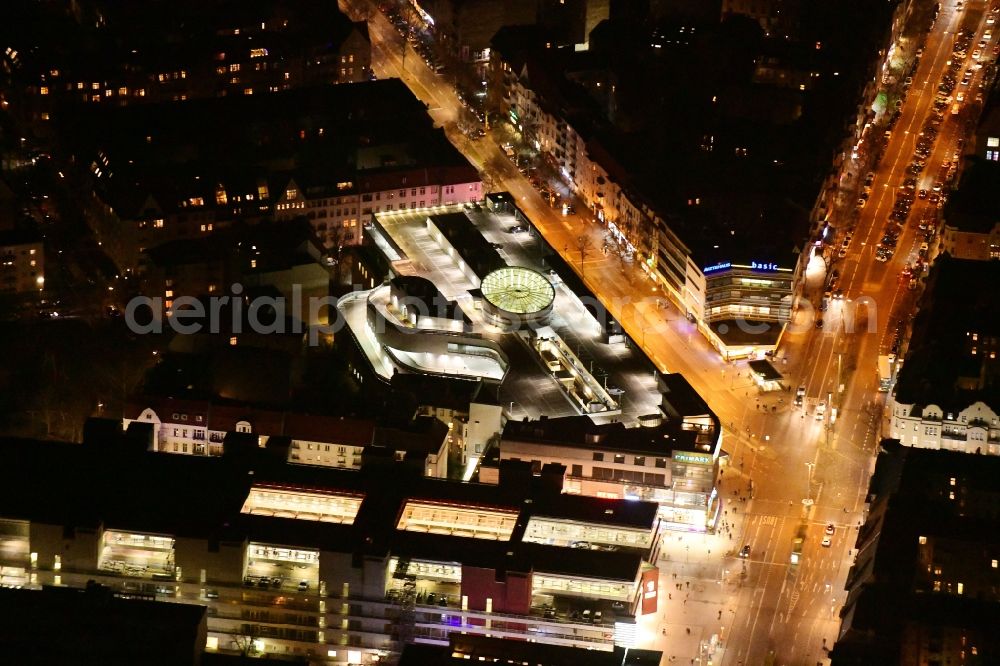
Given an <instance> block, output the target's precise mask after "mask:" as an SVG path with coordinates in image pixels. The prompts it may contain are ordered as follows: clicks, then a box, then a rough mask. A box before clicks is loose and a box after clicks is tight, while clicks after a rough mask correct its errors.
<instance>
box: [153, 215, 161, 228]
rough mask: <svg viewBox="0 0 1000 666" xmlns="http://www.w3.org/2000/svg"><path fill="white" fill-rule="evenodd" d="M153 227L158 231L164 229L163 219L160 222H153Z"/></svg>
mask: <svg viewBox="0 0 1000 666" xmlns="http://www.w3.org/2000/svg"><path fill="white" fill-rule="evenodd" d="M153 226H154V227H155V228H157V229H162V228H163V219H162V218H161V219H159V220H153Z"/></svg>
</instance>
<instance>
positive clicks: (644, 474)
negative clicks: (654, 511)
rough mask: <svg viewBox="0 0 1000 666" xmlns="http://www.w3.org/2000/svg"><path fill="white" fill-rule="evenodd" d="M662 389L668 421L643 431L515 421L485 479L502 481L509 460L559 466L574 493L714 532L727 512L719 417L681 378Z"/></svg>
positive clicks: (581, 420)
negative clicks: (721, 493) (648, 509)
mask: <svg viewBox="0 0 1000 666" xmlns="http://www.w3.org/2000/svg"><path fill="white" fill-rule="evenodd" d="M659 384H660V387H661V390H662V391H663V405H662V406H661V414H660V416H659V417H655V418H654V417H651V418H649V419H647V420H646V421H645V422H644V423H643V425H642V426H639V427H634V428H626V427H625V426H624V424H622V423H605V424H596V423H594V421H593V420H591V419H590V418H589V417H587V416H569V417H564V418H556V419H548V418H543V419H541V420H538V421H508V422H507V424H506V426H505V427H504V430H503V434H502V437H501V440H500V447H499V451H497V452H496V453H494V454H493V455H492V456H489V457H488V459H487V460H485V461H484V462H483V464H482V466H481V468H480V475H479V478H480V480H482V481H488V482H495V481H496V480H497V479H498V478H499V467H500V465H502V464H503V462H504V461H525V462H527V463H528V464H530V465H531V468H532V470H533V471H534V472H535V473H538V474H540V473H541V472H542V470H543V469H544V468H545V466H546V465H550V464H557V465H559V466H561V467H562V468H564V469H565V470H566V474H565V478H564V481H563V488H564V490H565V492H567V493H573V494H579V495H590V496H592V497H601V498H616V499H617V498H623V499H629V500H645V501H650V502H656V503H657V504H658V505H659V507H660V510H659V515H660V518H661V519H662V521H663V523H664V525H665V526H666V527H667V528H669V529H674V530H689V531H697V532H703V531H711V530H714V529H715V526H716V524H717V522H718V518H719V513H720V510H721V501H720V499H719V497H718V495H717V490H716V481H717V479H718V473H719V456H720V455H721V451H722V450H721V445H722V438H721V435H720V433H721V429H720V427H719V426H720V424H719V421H718V418H717V417H716V416H715V414H713V413H712V411H711V410H710V409H709V408H708V406H707V405H706V404H705V402H704V401H703V400H702V399H701V398H700V397H699V396H698V394H697V393H695V391H694V389H692V388H691V385H690V384H688V383H687V381H685V380H684V378H683V377H681V376H680V375H678V374H671V375H663V376H661V377H660V379H659ZM581 538H582V537H581Z"/></svg>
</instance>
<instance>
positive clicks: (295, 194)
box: [285, 187, 299, 201]
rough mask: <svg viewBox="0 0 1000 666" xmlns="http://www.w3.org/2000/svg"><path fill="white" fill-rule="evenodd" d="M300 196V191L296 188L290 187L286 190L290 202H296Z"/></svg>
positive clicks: (286, 196)
mask: <svg viewBox="0 0 1000 666" xmlns="http://www.w3.org/2000/svg"><path fill="white" fill-rule="evenodd" d="M298 196H299V191H298V190H296V189H295V188H294V187H290V188H288V189H287V190H285V198H286V199H288V200H289V201H294V200H295V199H296V198H297V197H298Z"/></svg>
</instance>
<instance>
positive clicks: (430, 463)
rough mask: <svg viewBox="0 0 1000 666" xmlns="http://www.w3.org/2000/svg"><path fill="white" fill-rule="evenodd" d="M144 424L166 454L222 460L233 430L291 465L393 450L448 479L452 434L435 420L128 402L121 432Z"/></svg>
mask: <svg viewBox="0 0 1000 666" xmlns="http://www.w3.org/2000/svg"><path fill="white" fill-rule="evenodd" d="M142 426H146V427H148V428H149V438H150V448H151V450H153V451H159V452H164V453H179V454H187V455H194V456H212V457H217V456H221V455H222V453H223V444H224V442H225V439H226V434H227V433H230V432H236V433H242V434H247V435H250V436H252V437H255V438H256V441H257V443H258V445H259V446H261V447H270V448H272V449H273V450H282V451H284V452H285V459H286V460H287V461H288V462H289V463H295V464H301V465H315V466H321V467H338V468H346V469H360V468H361V465H362V461H363V456H364V453H365V450H366V449H369V450H370V451H386V452H389V453H390V454H391V457H392V458H393V459H395V460H404V459H408V460H419V461H420V462H419V465H420V466H421V468H422V469H423V471H424V473H425V474H426V475H427V476H433V477H438V478H444V477H446V476H448V450H449V444H450V440H451V436H450V432H449V431H450V429H449V428H448V427H447V425H446V424H444V423H443V422H441V421H440V420H439V419H436V418H433V417H430V416H417V417H415V418H414V419H413V420H412V421H411V422H409V423H405V424H399V425H392V424H382V425H376V423H375V422H374V421H371V420H368V419H358V418H350V417H343V416H323V415H314V414H299V413H294V412H283V411H278V410H272V409H258V408H254V407H249V406H243V405H231V404H225V403H212V402H209V401H205V400H182V399H176V398H157V397H152V396H150V397H137V398H134V399H132V400H130V401H129V402H128V403H126V405H125V410H124V413H123V416H122V429H123V430H124V431H128V430H129V429H130V428H132V429H133V430H136V429H141V427H142ZM272 440H273V441H272Z"/></svg>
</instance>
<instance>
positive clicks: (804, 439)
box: [346, 0, 986, 666]
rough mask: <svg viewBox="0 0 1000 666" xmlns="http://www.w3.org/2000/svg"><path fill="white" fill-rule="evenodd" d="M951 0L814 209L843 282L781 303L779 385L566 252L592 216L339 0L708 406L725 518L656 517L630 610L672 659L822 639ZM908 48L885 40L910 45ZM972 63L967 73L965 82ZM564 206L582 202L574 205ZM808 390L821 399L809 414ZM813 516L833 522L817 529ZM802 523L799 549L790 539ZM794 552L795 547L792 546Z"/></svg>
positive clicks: (851, 511) (955, 19) (943, 134)
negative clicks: (828, 213)
mask: <svg viewBox="0 0 1000 666" xmlns="http://www.w3.org/2000/svg"><path fill="white" fill-rule="evenodd" d="M966 4H967V6H966V7H963V8H961V9H956V8H955V3H954V2H946V3H942V9H941V15H940V17H939V18H938V20H937V22H936V24H935V26H934V29H933V31H932V32H931V33H930V34H929V35H928V36H927V40H926V43H925V44H924V45H923V56H922V58H921V62H920V65H919V68H918V69H917V71H916V74H915V76H914V77H913V79H914V80H913V83H912V85H911V86H910V89H909V92H908V95H907V99H906V102H905V104H904V105H903V106H902V108H901V115H900V117H899V118H898V120H897V122H896V124H895V126H894V128H893V130H892V133H891V137H890V139H889V141H888V144H887V146H886V147H885V150H884V154H883V158H882V160H881V163H880V166H879V167H878V168H877V169H876V170H875V174H874V180H873V183H872V187H871V196H870V199H869V200H868V202H867V204H866V205H865V206H864V207H863V208H862V209H861V210H860V215H855V211H854V208H855V206H854V202H855V200H856V195H852V196H851V198H849V199H847V201H846V206H844V207H843V208H842V209H840V210H838V211H836V212H835V215H834V217H833V218H832V219H831V220H830V223H831V226H832V227H833V228H835V229H836V230H837V232H836V233H837V234H838V235H837V236H835V237H834V238H833V239H831V240H832V244H831V248H832V249H831V250H829V251H828V252H829V253H830V255H831V256H832V257H834V258H835V257H836V255H837V251H838V249H839V248H840V247H841V238H842V234H843V233H844V232H846V231H847V230H848V229H850V228H851V227H852V226H853V231H852V233H853V240H852V242H851V243H850V246H849V249H848V251H847V253H846V256H845V257H844V258H842V259H834V260H833V261H832V262H831V266H829V270H834V269H835V270H837V271H838V273H839V275H840V282H839V288H840V289H841V290H842V292H843V298H842V299H835V300H834V299H831V301H830V304H829V310H828V311H827V312H825V313H822V317H823V319H824V323H823V326H822V328H818V327H817V326H815V318H816V316H817V315H819V314H820V313H817V312H815V311H814V309H813V308H810V307H808V305H807V306H804V307H801V308H800V309H799V310H798V311H797V312H796V314H795V320H794V322H793V325H791V326H790V327H789V330H788V332H787V333H786V335H785V336H784V338H783V340H782V345H781V348H780V349H779V351H778V353H777V355H776V361H775V365H776V366H777V368H778V369H779V371H781V372H782V373H783V374H784V384H785V385H786V386H787V388H788V389H790V390H789V391H788V392H778V393H773V394H760V393H759V392H758V389H757V388H756V386H755V385H754V384H753V382H752V380H751V379H750V376H749V373H748V370H747V368H746V366H745V364H744V363H726V362H724V361H723V360H722V359H721V358H720V356H719V354H718V353H717V352H716V351H715V350H714V349H713V348H712V347H711V346H710V345H709V344H708V342H707V341H706V340H705V339H704V338H703V337H702V336H701V335H700V334H699V333H698V332H697V331H696V330H695V327H694V325H693V324H691V323H690V322H688V321H687V320H686V319H685V317H684V315H683V313H680V312H678V311H677V310H676V308H674V307H673V306H672V305H671V306H669V307H667V308H663V307H661V304H660V302H659V301H660V299H659V298H658V296H661V295H660V294H658V292H657V290H656V288H655V285H654V284H653V282H652V281H651V280H649V279H648V278H647V277H645V276H644V275H642V274H641V273H639V272H638V271H634V270H633V269H630V268H625V269H623V267H622V266H621V264H620V262H619V261H618V260H617V258H615V257H613V256H605V255H603V254H602V253H600V252H598V251H592V252H590V253H587V255H586V256H585V257H581V252H579V251H577V249H576V248H577V247H578V245H577V240H576V239H577V238H578V237H579V236H581V235H587V236H590V237H591V239H592V240H593V247H595V248H600V247H601V244H602V242H603V237H604V230H603V228H602V227H601V226H600V225H599V224H597V223H596V222H595V221H593V220H592V219H590V218H589V217H585V216H584V215H582V214H581V215H579V216H573V217H565V216H563V215H561V214H558V213H557V212H556V211H554V210H553V209H552V208H551V207H550V206H549V205H548V204H547V203H546V202H545V201H544V200H543V199H542V197H541V196H540V195H539V194H538V192H537V191H536V190H535V189H534V188H533V187H532V186H531V184H530V183H529V182H528V180H527V179H526V178H525V177H524V176H522V175H521V174H520V173H519V172H518V171H517V169H515V168H514V166H513V165H511V163H510V161H509V160H508V159H507V157H506V155H505V154H504V153H503V151H502V150H501V149H500V148H499V146H497V145H496V143H494V142H493V141H492V140H491V139H490V137H489V136H487V138H485V139H482V140H479V141H470V140H468V139H467V138H466V137H465V136H464V135H462V134H460V133H458V132H456V131H453V129H452V125H453V123H454V119H455V118H456V117H457V115H458V111H459V110H460V108H461V107H460V104H459V101H458V99H457V97H456V96H455V94H454V91H453V90H452V89H451V88H450V86H449V85H448V84H447V82H446V81H445V80H444V79H443V78H441V77H440V76H437V75H435V74H434V73H432V72H431V71H430V70H429V69H428V68H427V67H426V66H425V64H424V62H423V61H422V60H421V58H420V57H419V56H417V55H416V54H414V53H412V51H411V53H410V55H408V56H407V57H406V61H405V65H406V68H405V71H404V70H403V69H402V67H401V65H402V64H403V63H402V59H401V54H402V49H401V44H402V43H403V40H402V38H401V37H400V36H399V35H398V34H397V33H396V31H395V29H394V28H393V26H392V25H391V24H390V23H389V22H388V21H387V20H386V19H385V17H383V16H382V15H380V14H379V13H378V12H377V11H373V10H374V5H372V6H371V7H370V8H369V5H368V4H367V3H365V2H363V1H362V0H350V1H349V2H346V11H348V12H349V13H352V14H353V15H354V16H356V17H360V16H365V15H368V16H370V17H371V21H370V34H371V37H372V41H373V46H374V69H375V71H376V73H377V75H378V76H379V77H389V76H400V75H401V77H402V79H403V80H404V81H405V82H406V83H407V84H408V85H409V86H410V88H411V90H412V91H413V92H414V94H416V95H417V96H418V97H420V99H422V100H424V101H425V102H426V103H427V104H428V106H429V111H430V113H431V115H432V117H434V119H435V120H436V121H437V122H438V123H440V124H442V125H443V126H444V127H445V128H446V131H448V133H449V136H450V137H451V138H452V140H453V142H454V143H455V145H456V146H457V147H458V148H459V149H460V150H461V151H462V152H463V153H464V154H465V155H466V156H467V158H468V159H469V160H470V161H472V162H473V163H474V164H475V165H476V166H477V167H478V168H479V169H480V170H481V171H483V172H484V180H489V181H491V182H493V183H494V184H496V186H497V189H505V190H507V191H509V192H511V194H512V195H513V196H514V197H516V199H517V201H518V205H519V206H521V208H522V209H523V210H524V212H525V213H526V214H527V215H528V217H529V218H530V219H531V221H532V222H533V223H534V225H535V226H536V228H537V229H538V230H539V231H540V232H541V233H542V234H543V235H544V236H545V238H546V239H547V240H548V242H549V243H550V244H551V245H552V246H553V247H555V248H557V249H565V250H566V251H565V252H564V256H565V258H566V259H567V260H568V261H570V262H571V263H572V264H573V266H574V267H576V269H577V271H578V272H579V273H580V274H581V276H582V277H583V279H584V280H585V282H586V283H587V284H588V285H589V287H590V288H591V289H592V290H593V291H594V293H596V294H598V295H599V296H600V297H601V298H602V300H603V301H604V303H605V304H606V306H607V307H608V308H609V310H610V311H611V312H612V314H614V315H615V316H616V317H618V318H619V320H620V321H621V322H622V324H623V326H624V327H625V328H626V330H627V331H628V333H629V334H630V336H631V337H632V339H633V340H636V341H640V342H639V343H640V345H641V346H642V347H643V348H644V349H645V350H646V352H647V354H648V355H649V356H650V358H651V359H652V360H653V361H654V362H655V363H656V365H657V366H658V367H659V368H660V369H661V370H664V371H668V372H680V373H682V374H683V375H684V376H685V377H686V378H687V379H688V380H689V381H690V382H691V384H692V385H693V386H694V387H695V389H697V390H698V392H699V393H700V394H701V395H702V396H703V397H704V398H705V399H706V400H707V402H708V403H709V405H710V406H711V407H712V408H713V409H714V410H715V412H716V413H717V414H718V415H719V417H720V419H721V420H722V422H723V424H724V427H725V433H724V437H723V444H722V445H723V448H724V450H725V451H726V452H727V453H728V454H729V459H728V463H727V466H726V467H725V468H724V469H723V480H722V484H721V490H720V492H721V496H722V498H723V509H724V511H725V513H724V514H723V520H724V521H725V524H726V525H725V527H720V529H719V530H718V531H717V532H716V533H715V534H709V535H702V534H688V535H685V534H676V533H670V534H668V536H667V537H666V539H665V547H664V551H663V559H662V560H661V561H660V563H659V564H660V567H661V587H660V608H661V612H660V613H658V614H657V616H656V617H653V618H642V620H641V626H642V628H643V632H642V633H641V634H640V635H641V636H642V637H643V638H644V639H645V640H644V646H646V644H647V643H651V644H649V645H648V646H650V647H655V648H656V649H662V650H664V653H665V655H667V657H668V658H670V657H675V658H676V662H677V663H685V664H686V663H701V664H707V663H712V664H724V665H726V666H737V665H740V664H746V665H749V664H764V663H773V664H803V665H808V666H812V665H813V664H816V663H817V662H820V663H824V659H825V657H826V653H825V651H824V648H825V647H827V646H832V645H833V643H834V642H835V640H836V638H837V630H838V627H839V616H838V612H839V609H840V607H841V605H842V603H843V601H844V596H845V592H844V583H845V579H846V576H847V572H848V571H849V569H850V565H851V561H852V557H853V554H854V553H853V548H854V540H855V535H856V529H857V526H858V525H859V524H860V522H861V521H862V520H863V515H862V511H863V508H864V506H863V502H864V495H865V492H866V489H867V484H868V477H869V474H870V472H871V469H872V466H873V463H874V454H875V450H876V447H877V443H878V439H879V437H880V435H881V432H882V427H881V426H882V421H881V419H882V408H883V406H884V400H885V395H886V394H885V393H880V392H878V377H877V371H876V369H877V360H878V356H879V354H884V353H888V350H889V349H890V348H891V347H892V346H893V343H894V338H895V337H896V335H897V332H896V331H897V323H898V322H899V321H905V320H906V319H907V318H908V317H909V316H910V315H911V314H912V312H913V306H914V303H915V301H916V296H917V294H918V293H919V291H918V290H911V289H909V288H908V286H907V282H906V281H903V280H901V279H900V278H899V276H900V273H901V271H902V270H903V268H904V267H905V266H907V265H910V264H913V263H914V261H915V260H916V258H917V252H918V250H919V247H920V243H921V241H922V232H920V231H918V229H917V224H918V222H919V221H920V220H921V219H922V218H923V217H925V216H927V215H930V214H932V211H933V206H934V204H932V203H930V202H928V201H925V200H922V199H919V200H916V201H915V202H914V205H913V210H912V211H911V212H910V214H909V217H908V220H907V222H906V224H905V225H904V226H903V228H902V230H901V232H900V234H899V238H898V244H897V248H896V251H895V253H894V254H893V255H892V257H891V258H890V259H889V260H888V261H886V262H880V261H878V260H877V259H876V256H875V255H876V247H877V245H878V243H879V239H880V237H881V236H882V234H883V231H884V229H885V227H886V225H887V223H888V224H894V222H892V221H890V220H889V216H890V214H891V212H892V211H893V205H894V198H895V194H896V192H897V191H898V189H899V186H900V185H901V184H902V183H903V181H904V180H905V179H906V178H907V177H908V176H909V174H908V173H907V168H908V166H909V164H910V162H911V159H912V156H913V153H914V148H915V145H916V144H917V142H918V135H919V133H920V132H921V128H922V127H923V125H924V123H925V120H926V119H927V118H928V116H929V114H931V112H932V107H933V104H934V101H935V94H936V91H937V86H938V83H939V81H940V80H941V78H942V76H943V75H944V74H945V72H946V71H948V66H949V60H950V59H952V58H953V55H952V44H953V40H954V36H955V32H956V30H958V28H959V27H960V26H961V25H962V24H963V21H965V20H967V19H968V20H969V21H972V22H974V23H976V24H978V25H979V30H980V32H978V33H977V35H976V37H975V38H974V41H978V39H979V38H980V37H979V36H980V34H981V29H982V25H981V23H982V18H983V12H984V9H985V8H986V4H985V2H983V0H973V1H970V2H968V3H966ZM362 8H368V11H366V12H362V11H361V9H362ZM916 48H917V45H915V44H912V43H911V44H905V45H900V49H901V50H904V51H905V50H906V49H909V50H910V53H911V55H912V52H913V51H915V50H916ZM873 55H874V54H873ZM981 76H982V75H981V74H980V75H979V77H981ZM978 80H979V79H978V78H977V79H976V80H974V81H973V83H972V85H969V86H968V88H969V89H970V90H973V89H975V90H978ZM965 117H966V114H965V113H961V114H955V115H952V114H951V112H950V110H949V111H948V112H947V113H946V114H945V116H944V119H943V121H942V123H941V125H940V127H939V134H938V136H937V138H936V140H935V141H934V144H933V149H932V152H931V153H930V154H929V155H928V157H927V158H926V162H927V164H926V167H925V170H924V171H923V172H922V174H921V175H920V176H918V181H919V183H918V185H917V189H927V190H930V189H931V187H932V184H933V181H934V180H935V179H936V177H937V174H938V172H939V170H940V167H941V165H942V163H944V162H945V161H952V162H954V161H955V160H956V159H957V156H956V150H957V145H956V143H957V141H958V139H959V138H960V137H962V136H965V129H964V128H965V124H964V123H965ZM882 133H883V130H882V129H881V128H879V127H875V128H873V131H872V132H871V133H870V136H869V139H868V140H869V141H870V142H874V141H881V140H882ZM862 178H864V174H863V173H856V174H855V175H854V179H855V182H856V181H857V180H860V179H862ZM578 210H580V211H581V213H584V212H585V209H584V208H583V207H582V206H578ZM855 217H856V218H857V219H856V221H854V218H855ZM827 270H828V268H827V267H826V266H825V265H824V262H823V260H821V259H819V258H818V257H817V258H815V259H814V260H813V262H812V263H811V264H810V267H809V271H808V274H807V281H806V285H805V292H804V293H805V295H806V296H807V297H808V298H809V299H810V300H811V302H812V305H813V306H814V307H815V306H818V305H819V304H820V300H821V299H822V298H823V292H824V285H825V284H826V281H827ZM662 300H663V301H664V302H666V299H665V298H664V299H662ZM798 386H802V387H804V388H805V399H804V401H803V405H802V407H794V406H793V404H792V400H793V397H794V392H795V388H796V387H798ZM820 402H823V403H824V407H825V411H824V412H823V413H821V414H819V418H817V406H818V405H819V403H820ZM834 408H835V410H836V411H834ZM834 414H836V416H835V417H834ZM751 481H752V484H751ZM751 485H752V493H751ZM828 524H832V525H833V534H832V535H831V536H830V542H829V545H823V544H822V543H821V542H822V540H823V538H824V536H826V534H825V532H826V531H827V530H826V526H827V525H828ZM803 526H804V539H803V543H802V545H801V553H800V554H798V553H793V549H794V545H795V544H794V541H795V539H796V535H797V534H802V529H803ZM744 545H748V546H749V550H750V552H749V557H748V558H746V559H745V560H744V559H742V558H741V557H740V556H739V552H740V549H741V548H742V547H743V546H744ZM793 554H796V555H800V557H799V562H798V563H797V564H793V563H792V559H793V557H792V556H793ZM675 576H676V578H675ZM678 585H680V587H678ZM713 637H714V638H713ZM713 650H714V656H710V654H711V653H713Z"/></svg>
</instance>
